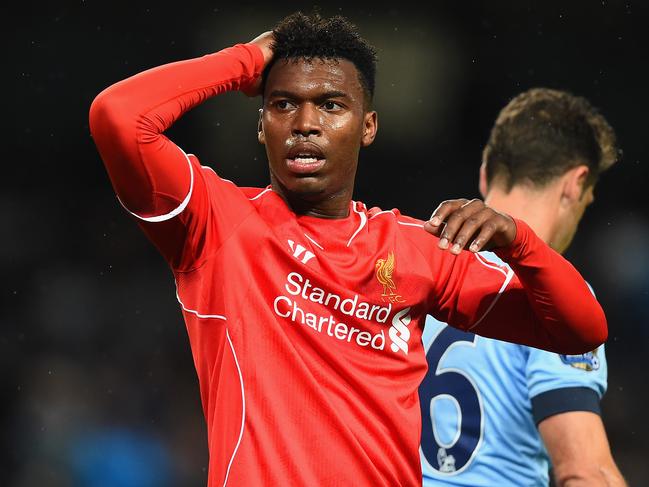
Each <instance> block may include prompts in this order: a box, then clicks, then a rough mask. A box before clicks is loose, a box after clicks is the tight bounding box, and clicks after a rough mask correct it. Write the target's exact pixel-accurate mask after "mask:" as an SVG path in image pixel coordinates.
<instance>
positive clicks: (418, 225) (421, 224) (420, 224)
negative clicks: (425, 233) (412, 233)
mask: <svg viewBox="0 0 649 487" xmlns="http://www.w3.org/2000/svg"><path fill="white" fill-rule="evenodd" d="M397 223H398V224H399V225H406V226H409V227H419V228H424V224H423V223H408V222H400V221H399V220H397Z"/></svg>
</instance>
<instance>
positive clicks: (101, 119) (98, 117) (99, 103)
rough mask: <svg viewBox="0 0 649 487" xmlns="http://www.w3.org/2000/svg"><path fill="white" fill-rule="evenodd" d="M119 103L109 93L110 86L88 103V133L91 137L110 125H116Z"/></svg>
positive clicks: (118, 116)
mask: <svg viewBox="0 0 649 487" xmlns="http://www.w3.org/2000/svg"><path fill="white" fill-rule="evenodd" d="M120 105H121V104H120V103H119V100H118V99H117V97H116V96H114V95H113V94H111V92H110V88H109V89H106V90H104V91H102V92H101V93H99V95H97V96H96V97H95V99H94V100H93V102H92V104H91V105H90V113H89V117H88V118H89V123H90V133H91V134H92V135H93V137H96V136H97V135H98V134H101V133H102V132H103V131H105V130H106V129H107V128H109V127H110V126H116V125H117V123H116V121H117V120H118V119H119V118H120V111H121V110H120Z"/></svg>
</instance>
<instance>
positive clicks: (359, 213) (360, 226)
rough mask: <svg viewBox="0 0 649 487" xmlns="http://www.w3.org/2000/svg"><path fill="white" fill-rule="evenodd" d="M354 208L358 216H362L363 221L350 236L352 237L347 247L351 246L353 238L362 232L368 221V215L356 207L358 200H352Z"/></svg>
mask: <svg viewBox="0 0 649 487" xmlns="http://www.w3.org/2000/svg"><path fill="white" fill-rule="evenodd" d="M352 210H354V213H356V214H358V216H359V217H360V218H361V223H360V224H359V225H358V228H357V229H356V231H355V232H354V233H353V235H352V236H351V237H350V239H349V240H348V241H347V247H349V246H350V245H351V244H352V240H354V238H356V235H358V232H360V231H361V230H362V229H363V227H364V226H365V224H366V223H367V216H366V215H365V213H364V212H362V211H358V210H357V209H356V202H355V201H352Z"/></svg>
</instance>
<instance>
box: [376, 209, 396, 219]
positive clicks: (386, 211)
mask: <svg viewBox="0 0 649 487" xmlns="http://www.w3.org/2000/svg"><path fill="white" fill-rule="evenodd" d="M384 213H390V214H391V215H393V216H396V215H395V214H394V212H393V211H392V210H383V211H379V212H378V213H374V214H373V215H372V216H371V217H370V220H371V219H373V218H376V217H377V216H379V215H383V214H384Z"/></svg>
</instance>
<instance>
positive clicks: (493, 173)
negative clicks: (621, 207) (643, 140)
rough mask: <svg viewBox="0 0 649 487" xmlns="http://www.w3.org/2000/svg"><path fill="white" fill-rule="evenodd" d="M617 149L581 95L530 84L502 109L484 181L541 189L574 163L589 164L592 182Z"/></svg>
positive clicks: (613, 159)
mask: <svg viewBox="0 0 649 487" xmlns="http://www.w3.org/2000/svg"><path fill="white" fill-rule="evenodd" d="M620 155H621V152H620V151H619V149H618V148H617V144H616V137H615V132H614V131H613V129H612V128H611V126H610V125H609V124H608V122H607V121H606V119H605V118H604V117H603V116H602V115H601V114H600V113H599V112H598V111H597V109H595V108H594V107H593V106H592V105H591V104H590V103H589V102H588V100H586V99H585V98H582V97H579V96H574V95H572V94H570V93H567V92H565V91H559V90H551V89H548V88H533V89H531V90H528V91H525V92H523V93H521V94H520V95H518V96H516V97H515V98H514V99H513V100H511V101H510V102H509V103H508V104H507V106H506V107H505V108H503V109H502V111H501V112H500V114H499V115H498V118H497V120H496V123H495V125H494V127H493V128H492V130H491V135H490V136H489V141H488V142H487V145H486V147H485V149H484V151H483V154H482V161H483V163H484V164H485V168H486V172H487V183H488V184H489V185H491V184H492V183H493V182H494V181H498V182H499V183H501V184H504V186H505V187H506V189H507V191H510V190H511V189H512V187H514V186H515V185H517V184H520V183H527V184H532V185H533V186H537V187H542V186H544V185H546V184H547V183H549V182H550V181H552V180H553V179H554V178H556V177H559V176H561V175H563V174H565V172H566V171H568V170H570V169H572V168H573V167H576V166H578V165H582V164H583V165H586V166H588V167H589V168H590V177H589V179H590V181H589V184H592V183H594V182H595V181H596V179H597V177H598V176H599V174H600V173H602V172H603V171H605V170H606V169H608V168H609V167H611V166H612V165H613V164H614V163H615V162H616V161H617V160H618V159H619V158H620Z"/></svg>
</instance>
